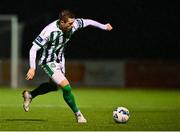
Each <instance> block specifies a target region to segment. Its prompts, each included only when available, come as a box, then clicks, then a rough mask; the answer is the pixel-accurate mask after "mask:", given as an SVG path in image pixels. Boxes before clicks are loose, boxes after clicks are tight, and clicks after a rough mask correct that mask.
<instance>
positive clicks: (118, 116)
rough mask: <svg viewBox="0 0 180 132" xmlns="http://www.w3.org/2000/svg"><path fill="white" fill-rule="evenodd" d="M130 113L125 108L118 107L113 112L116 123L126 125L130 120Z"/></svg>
mask: <svg viewBox="0 0 180 132" xmlns="http://www.w3.org/2000/svg"><path fill="white" fill-rule="evenodd" d="M129 117H130V113H129V110H128V109H127V108H125V107H117V108H116V109H115V110H114V111H113V119H114V121H115V122H116V123H126V122H127V121H128V120H129Z"/></svg>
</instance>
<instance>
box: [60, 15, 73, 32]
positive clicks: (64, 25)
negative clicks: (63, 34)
mask: <svg viewBox="0 0 180 132" xmlns="http://www.w3.org/2000/svg"><path fill="white" fill-rule="evenodd" d="M74 21H75V18H68V20H67V21H66V22H64V21H61V22H60V27H61V30H63V31H69V30H71V29H72V27H73V23H74Z"/></svg>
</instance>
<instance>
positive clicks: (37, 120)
mask: <svg viewBox="0 0 180 132" xmlns="http://www.w3.org/2000/svg"><path fill="white" fill-rule="evenodd" d="M4 120H5V121H9V122H13V121H22V122H23V121H34V122H45V121H46V120H43V119H4Z"/></svg>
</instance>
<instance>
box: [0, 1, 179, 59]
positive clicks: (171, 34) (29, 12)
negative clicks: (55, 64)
mask: <svg viewBox="0 0 180 132" xmlns="http://www.w3.org/2000/svg"><path fill="white" fill-rule="evenodd" d="M178 3H179V2H177V3H176V2H174V1H145V0H125V1H121V0H111V1H98V0H91V1H82V0H79V1H75V0H65V1H63V0H49V1H45V0H20V1H4V0H3V1H1V4H0V14H17V15H18V19H19V22H21V23H24V25H25V28H24V32H23V38H22V40H23V42H22V48H21V55H22V57H23V58H27V57H28V52H29V48H30V47H31V42H32V41H33V40H34V39H35V38H36V36H37V35H38V34H39V33H40V32H41V30H42V29H43V28H44V27H45V26H46V25H47V24H49V23H50V22H52V21H54V20H55V19H57V18H58V13H59V11H60V10H61V9H64V8H67V9H71V10H73V11H74V12H75V14H76V17H82V18H90V19H93V20H96V21H99V22H101V23H111V24H112V26H113V27H114V29H113V31H112V32H106V31H102V30H100V29H96V28H89V27H88V28H85V29H83V30H80V31H79V32H76V33H75V34H74V36H73V37H72V39H71V41H70V42H69V45H68V46H67V48H66V49H67V50H66V52H65V53H66V57H68V58H73V59H166V60H167V59H171V60H172V59H175V60H178V59H180V55H179V54H180V52H179V51H180V46H179V42H180V39H179V29H178V27H179V22H178V20H179V8H180V5H179V4H178Z"/></svg>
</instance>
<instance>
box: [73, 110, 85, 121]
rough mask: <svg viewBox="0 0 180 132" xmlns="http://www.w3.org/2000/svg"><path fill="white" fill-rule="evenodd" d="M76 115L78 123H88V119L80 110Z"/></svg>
mask: <svg viewBox="0 0 180 132" xmlns="http://www.w3.org/2000/svg"><path fill="white" fill-rule="evenodd" d="M75 115H76V119H77V122H78V123H87V120H86V119H85V118H84V116H83V114H82V113H81V112H78V113H77V114H75Z"/></svg>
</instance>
